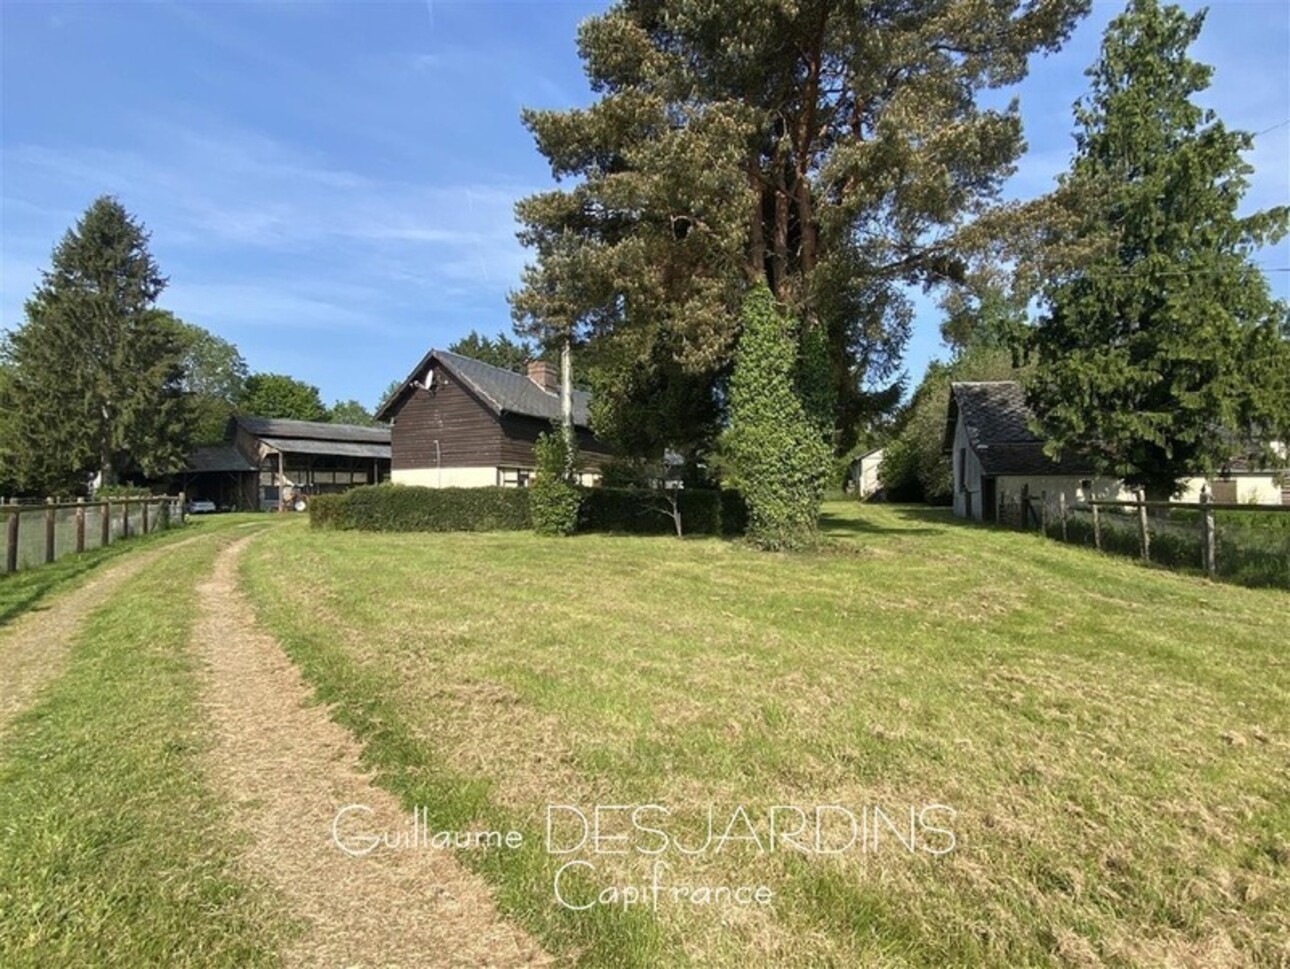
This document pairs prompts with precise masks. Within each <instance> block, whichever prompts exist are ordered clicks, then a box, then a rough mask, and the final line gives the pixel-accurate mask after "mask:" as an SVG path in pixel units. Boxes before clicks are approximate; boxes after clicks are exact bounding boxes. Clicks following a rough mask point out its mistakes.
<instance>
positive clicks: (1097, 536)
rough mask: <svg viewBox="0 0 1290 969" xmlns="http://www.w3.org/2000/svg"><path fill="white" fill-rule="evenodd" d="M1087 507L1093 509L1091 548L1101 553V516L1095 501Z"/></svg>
mask: <svg viewBox="0 0 1290 969" xmlns="http://www.w3.org/2000/svg"><path fill="white" fill-rule="evenodd" d="M1089 507H1090V508H1092V509H1093V547H1094V548H1095V549H1097V550H1098V551H1099V552H1100V551H1102V516H1101V513H1100V509H1099V506H1098V503H1097V502H1096V501H1090V502H1089Z"/></svg>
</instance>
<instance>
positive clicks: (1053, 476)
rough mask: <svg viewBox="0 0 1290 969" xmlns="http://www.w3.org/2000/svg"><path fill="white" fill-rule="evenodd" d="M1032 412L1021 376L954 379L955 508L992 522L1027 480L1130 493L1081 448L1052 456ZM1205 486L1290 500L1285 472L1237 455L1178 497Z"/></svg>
mask: <svg viewBox="0 0 1290 969" xmlns="http://www.w3.org/2000/svg"><path fill="white" fill-rule="evenodd" d="M1032 419H1033V414H1032V413H1031V411H1030V408H1029V407H1028V406H1027V405H1026V396H1025V391H1024V390H1023V388H1022V386H1021V384H1019V383H1017V382H1016V381H1012V380H999V381H972V382H960V383H955V384H952V385H951V387H950V407H949V414H948V415H947V417H946V422H945V437H944V442H943V443H944V447H945V449H946V451H947V452H948V453H949V454H950V456H951V460H952V463H953V469H954V514H955V515H957V516H959V517H960V518H974V519H976V520H977V521H982V520H985V521H993V520H994V519H995V517H996V514H997V511H998V507H999V498H1000V495H1002V494H1007V495H1010V496H1011V497H1012V498H1013V500H1015V499H1016V497H1017V496H1018V495H1019V494H1020V493H1021V490H1022V488H1023V487H1026V488H1028V489H1029V491H1030V494H1031V495H1036V496H1037V495H1040V494H1041V493H1045V492H1046V493H1047V494H1048V496H1049V497H1050V498H1055V497H1056V496H1057V495H1059V494H1065V495H1066V500H1067V501H1070V502H1075V501H1083V500H1086V499H1087V498H1089V497H1097V498H1106V499H1124V498H1130V497H1132V495H1131V493H1130V491H1129V489H1128V488H1126V487H1125V485H1124V483H1123V482H1122V481H1120V480H1118V479H1116V478H1109V477H1105V476H1098V475H1096V474H1095V473H1094V471H1093V466H1092V464H1091V463H1090V462H1089V460H1088V459H1087V458H1086V457H1084V456H1082V455H1079V454H1070V453H1067V454H1063V455H1062V459H1061V460H1060V461H1055V460H1053V459H1052V458H1050V457H1048V455H1046V454H1045V453H1044V441H1043V439H1042V438H1040V437H1039V436H1038V435H1036V434H1035V433H1034V432H1033V431H1031V430H1030V426H1031V423H1032ZM1202 486H1208V488H1209V490H1210V493H1211V494H1212V495H1213V497H1214V499H1215V500H1216V501H1224V502H1227V501H1230V502H1243V503H1244V502H1249V503H1257V504H1281V503H1285V504H1290V488H1287V487H1285V483H1284V482H1283V479H1282V476H1281V474H1279V473H1278V472H1276V471H1271V470H1264V469H1257V468H1252V467H1250V466H1249V465H1248V464H1244V463H1242V462H1239V461H1234V462H1233V463H1232V466H1231V467H1230V468H1229V469H1227V470H1226V472H1225V473H1224V474H1223V475H1221V476H1219V477H1218V478H1217V479H1206V478H1203V477H1199V476H1198V477H1194V478H1189V479H1187V480H1186V481H1185V482H1184V487H1183V490H1182V492H1181V494H1180V495H1179V496H1178V498H1179V500H1180V501H1196V500H1197V499H1198V498H1199V497H1200V489H1201V488H1202Z"/></svg>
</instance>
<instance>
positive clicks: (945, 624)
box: [243, 503, 1290, 969]
mask: <svg viewBox="0 0 1290 969" xmlns="http://www.w3.org/2000/svg"><path fill="white" fill-rule="evenodd" d="M824 528H825V530H826V533H827V534H829V535H830V536H831V544H830V545H829V546H827V547H826V548H824V549H823V550H821V551H820V552H817V553H814V554H803V555H765V554H760V553H756V552H753V551H751V550H749V549H747V548H745V547H743V546H741V545H739V544H737V543H730V542H723V541H720V540H715V539H703V540H694V541H687V542H678V541H676V540H674V539H669V538H639V537H637V538H629V537H618V536H603V535H586V536H575V537H574V538H572V539H569V540H566V541H559V542H554V541H544V540H541V539H539V538H537V537H535V536H532V535H527V534H519V533H517V534H490V535H479V534H473V535H455V534H454V535H436V536H434V538H433V540H427V538H426V536H422V535H373V534H363V533H355V532H318V531H311V530H309V529H306V528H302V527H294V526H293V527H287V528H282V529H278V530H275V531H274V532H273V533H271V534H268V535H265V536H264V537H263V538H262V539H261V540H260V541H258V542H256V543H255V544H254V546H252V547H251V548H250V549H248V555H247V557H246V559H245V560H244V564H243V567H244V569H245V574H246V575H247V577H248V580H249V582H248V586H249V591H250V592H251V593H252V595H253V597H254V599H255V600H256V605H257V608H258V610H259V612H260V614H261V617H262V618H263V620H264V621H265V622H266V623H267V625H268V626H269V628H270V629H271V630H272V631H274V632H275V633H276V634H277V635H278V636H279V637H280V638H281V639H282V640H283V642H284V644H285V646H286V647H287V649H288V651H289V652H290V653H291V655H292V656H293V658H294V659H295V660H296V662H297V663H299V664H300V666H301V667H302V669H303V670H304V671H305V673H306V675H307V676H308V677H309V679H310V680H312V682H313V683H314V684H315V685H316V687H317V689H318V691H319V696H320V699H321V700H323V701H324V702H327V703H329V704H334V705H335V707H334V709H335V711H336V713H335V715H336V716H337V717H338V718H340V719H342V720H343V721H344V722H345V723H346V724H348V725H350V726H351V727H352V728H353V729H354V730H355V731H356V732H357V733H358V734H359V736H360V737H361V739H362V740H363V741H364V742H365V743H366V745H367V753H368V757H369V758H370V761H371V763H372V764H373V766H375V767H376V768H377V769H378V772H379V774H378V781H379V782H380V783H382V784H384V785H386V786H387V787H388V788H389V789H390V790H392V791H393V792H394V793H396V794H398V795H399V796H401V797H402V799H403V800H404V802H405V803H406V804H407V805H408V806H409V807H411V806H412V805H418V806H424V807H426V808H427V809H428V815H429V818H430V822H431V826H432V827H433V828H435V829H462V828H465V829H471V830H475V829H479V828H489V829H493V828H496V829H500V830H505V829H509V828H512V827H513V828H518V829H520V830H522V831H524V832H525V834H526V844H528V845H529V848H528V849H526V850H525V851H520V852H510V851H489V852H482V851H480V852H462V853H461V857H462V859H463V861H465V862H466V863H468V864H473V865H475V866H477V867H478V868H479V869H480V870H481V871H482V872H483V874H484V875H485V876H486V877H487V878H488V879H489V880H490V882H491V883H492V884H493V886H494V889H495V891H496V892H497V894H498V904H499V907H500V908H501V910H502V911H503V912H504V913H507V914H509V915H511V916H513V917H515V918H518V919H519V920H520V921H521V922H523V923H524V925H525V926H526V927H528V928H529V929H530V930H531V931H533V932H534V933H535V934H536V935H538V936H539V937H540V938H541V940H542V941H543V943H544V944H545V945H546V946H547V947H548V949H549V950H550V951H553V952H556V953H558V954H559V956H560V957H561V958H562V959H564V960H566V961H568V962H573V963H577V964H579V965H586V966H633V965H678V964H684V963H686V962H693V963H696V964H703V965H708V966H729V967H740V969H744V967H751V966H790V967H791V966H798V967H807V966H821V965H836V966H852V965H872V966H910V967H913V966H926V967H940V966H946V965H972V966H997V967H1012V966H1019V965H1027V966H1064V965H1070V966H1099V965H1105V966H1140V965H1163V964H1175V965H1180V966H1215V965H1233V966H1235V965H1276V964H1277V963H1278V960H1284V956H1285V948H1284V946H1285V927H1286V925H1287V924H1290V775H1288V774H1287V770H1286V764H1287V763H1288V762H1290V761H1288V760H1287V751H1288V750H1290V709H1288V708H1287V705H1286V703H1285V697H1286V696H1287V695H1290V665H1288V664H1287V662H1286V658H1285V631H1286V625H1285V615H1286V612H1287V604H1288V602H1290V598H1288V597H1287V595H1286V594H1285V593H1284V592H1279V591H1273V590H1249V589H1242V588H1237V587H1232V586H1224V585H1213V584H1210V583H1207V582H1205V581H1203V580H1199V579H1196V578H1192V577H1188V576H1180V575H1175V574H1170V573H1167V572H1164V571H1161V570H1155V569H1144V568H1141V567H1139V566H1138V565H1136V564H1135V563H1133V562H1130V561H1126V560H1123V559H1117V558H1114V557H1111V556H1105V555H1098V554H1096V553H1094V552H1091V551H1085V550H1082V549H1079V548H1073V547H1070V546H1062V545H1058V544H1055V543H1052V542H1046V541H1044V540H1043V539H1041V538H1039V537H1038V536H1035V535H1022V534H1017V533H1013V532H1003V531H996V530H992V529H985V528H979V527H972V526H968V525H963V524H960V523H958V522H956V521H954V520H953V519H951V518H950V517H949V516H948V515H945V514H941V513H939V512H928V511H926V510H922V509H902V508H898V507H891V506H888V507H881V506H859V507H858V506H856V505H854V504H840V503H839V504H835V505H831V506H829V507H827V508H826V516H825V523H824ZM933 802H938V803H941V804H945V805H949V806H951V807H952V808H953V809H954V810H955V811H956V812H957V813H956V815H955V816H954V819H953V824H952V827H953V829H954V833H955V836H956V847H955V849H954V850H953V851H952V852H951V853H950V854H948V855H945V856H943V857H938V858H932V857H930V856H928V855H925V854H918V855H910V854H908V853H906V852H904V851H902V850H899V849H898V850H894V851H887V850H883V851H881V852H859V853H856V852H853V853H848V854H846V855H844V856H839V857H822V856H819V855H808V854H799V853H794V852H777V853H766V854H757V853H755V852H753V851H749V850H738V849H734V850H730V851H725V852H718V853H713V852H709V853H707V854H704V855H701V856H698V857H695V858H682V857H678V856H676V855H675V854H672V855H670V856H669V857H668V858H667V859H666V860H667V861H668V862H669V863H671V864H672V870H671V871H670V873H669V875H668V883H670V884H677V883H682V884H691V885H749V884H751V885H758V884H767V885H769V886H770V887H771V888H772V889H773V890H774V892H775V902H774V905H773V907H771V908H758V909H740V908H732V907H730V906H725V907H720V906H709V907H706V908H705V907H699V906H694V905H686V904H672V903H670V902H667V901H663V902H661V903H660V906H659V908H658V910H657V912H654V911H648V910H646V908H645V907H644V906H640V907H637V908H634V909H631V910H629V911H627V912H626V913H625V914H624V913H623V911H622V909H621V907H618V908H614V907H600V906H598V907H596V908H595V909H593V910H590V911H586V912H577V913H571V912H569V911H568V910H565V909H561V908H559V907H558V906H557V905H556V903H555V900H554V898H553V893H552V885H551V878H550V876H551V874H552V870H553V869H554V867H555V865H556V863H558V862H560V861H563V860H567V858H569V857H579V858H583V859H585V860H588V861H591V862H593V863H594V864H595V865H596V868H595V870H594V872H591V871H589V870H587V869H582V870H581V872H582V874H584V875H586V876H587V878H586V882H587V884H586V885H584V886H583V889H582V891H583V892H590V891H592V890H596V891H598V890H600V889H602V888H604V887H607V886H610V885H627V884H633V885H638V886H639V885H641V884H643V883H645V882H647V880H648V864H647V862H648V861H649V860H650V859H646V860H645V862H642V860H641V859H640V858H639V857H637V856H607V855H589V854H578V855H572V856H561V857H559V858H552V857H550V856H547V855H546V853H545V850H544V847H543V845H542V844H541V840H542V835H543V833H544V827H543V822H544V810H545V807H546V805H548V804H551V803H556V804H574V805H580V806H582V807H583V808H584V809H588V810H589V809H590V808H591V807H592V806H593V805H596V804H642V803H660V804H664V805H668V806H670V807H671V808H673V809H674V810H675V811H676V812H677V814H678V815H682V816H683V820H685V821H686V822H689V821H691V820H693V821H695V825H693V826H690V827H685V828H684V829H683V830H681V831H680V834H681V835H682V836H683V837H687V836H688V837H689V838H690V841H689V843H691V844H693V843H694V841H693V837H694V831H695V827H697V821H698V819H699V818H701V817H702V814H703V812H704V810H705V809H706V808H707V806H708V805H714V806H715V808H716V810H717V812H718V816H719V818H721V819H722V820H721V821H719V822H718V823H719V824H721V823H723V821H724V817H726V816H728V814H729V812H730V811H731V810H732V809H733V808H734V807H736V806H742V807H745V808H746V809H747V810H748V811H749V812H750V813H751V814H753V815H754V816H760V817H764V816H765V811H766V809H767V808H768V807H770V806H773V805H801V806H805V807H806V808H808V809H810V808H812V807H814V806H818V805H844V806H850V807H853V808H856V809H863V807H864V806H866V805H869V806H872V805H880V806H882V807H883V808H884V809H890V811H891V812H892V813H895V812H897V811H899V810H900V809H901V808H903V807H904V806H906V805H910V804H915V805H923V804H927V803H933ZM758 812H761V813H760V814H758ZM761 830H762V831H763V833H764V830H765V829H764V826H762V828H761ZM587 897H588V895H586V894H579V895H578V898H577V899H574V900H575V901H580V900H584V899H586V898H587Z"/></svg>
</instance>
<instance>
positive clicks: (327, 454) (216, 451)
mask: <svg viewBox="0 0 1290 969" xmlns="http://www.w3.org/2000/svg"><path fill="white" fill-rule="evenodd" d="M389 478H390V429H389V428H388V427H356V426H353V425H350V424H325V423H320V422H315V421H289V420H278V419H275V418H267V417H249V416H237V417H234V418H232V419H231V420H230V421H229V426H228V432H227V440H226V442H225V443H223V444H217V445H213V446H209V447H202V448H198V449H197V450H196V451H194V452H193V454H192V455H190V456H189V459H188V466H187V468H185V469H184V470H183V471H181V472H180V473H179V474H177V475H176V476H175V487H177V488H180V489H182V490H183V491H184V492H186V493H187V494H188V496H189V497H191V498H205V499H209V500H210V501H213V502H215V504H216V506H217V507H219V508H229V509H234V508H235V509H242V510H252V509H262V510H266V511H267V510H272V509H275V508H279V507H284V506H287V505H289V504H291V503H294V502H295V501H296V500H297V499H298V498H302V497H303V498H306V499H307V497H308V496H309V495H314V494H329V493H332V492H337V491H345V490H346V489H348V488H352V487H354V486H355V485H363V484H377V483H378V482H381V481H388V480H389Z"/></svg>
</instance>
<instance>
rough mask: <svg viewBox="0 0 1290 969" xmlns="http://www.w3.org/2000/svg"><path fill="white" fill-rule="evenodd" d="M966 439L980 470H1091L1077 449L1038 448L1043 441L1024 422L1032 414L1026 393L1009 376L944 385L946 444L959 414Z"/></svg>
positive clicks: (1036, 472) (1026, 472)
mask: <svg viewBox="0 0 1290 969" xmlns="http://www.w3.org/2000/svg"><path fill="white" fill-rule="evenodd" d="M960 415H962V418H963V426H964V429H965V431H966V432H967V438H968V444H969V445H970V446H971V448H972V451H973V453H975V454H976V456H977V460H979V461H980V462H981V470H982V472H983V473H985V474H989V475H998V474H1024V475H1043V474H1081V475H1085V474H1087V475H1091V474H1093V466H1092V464H1091V463H1090V462H1089V461H1088V459H1087V458H1085V457H1084V456H1082V455H1079V454H1063V455H1062V459H1061V460H1060V461H1054V460H1053V459H1052V458H1050V457H1049V456H1048V455H1046V454H1045V453H1044V441H1043V439H1042V438H1041V437H1039V436H1038V435H1037V434H1035V433H1034V432H1033V431H1032V430H1031V429H1030V425H1031V422H1032V420H1033V416H1034V415H1033V414H1032V413H1031V410H1030V408H1029V407H1028V406H1026V393H1025V389H1024V388H1023V387H1022V386H1021V384H1019V383H1017V382H1016V381H1015V380H988V381H962V382H959V383H955V384H952V385H951V386H950V412H949V419H948V422H947V424H946V429H945V433H946V445H947V446H949V445H950V444H952V442H953V439H954V429H955V425H956V422H957V420H958V418H959V416H960Z"/></svg>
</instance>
